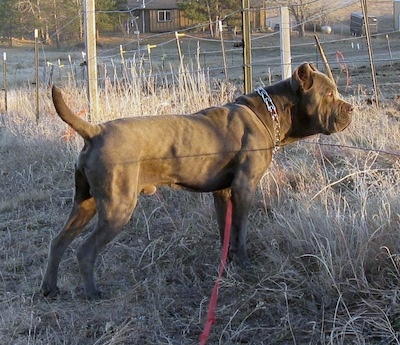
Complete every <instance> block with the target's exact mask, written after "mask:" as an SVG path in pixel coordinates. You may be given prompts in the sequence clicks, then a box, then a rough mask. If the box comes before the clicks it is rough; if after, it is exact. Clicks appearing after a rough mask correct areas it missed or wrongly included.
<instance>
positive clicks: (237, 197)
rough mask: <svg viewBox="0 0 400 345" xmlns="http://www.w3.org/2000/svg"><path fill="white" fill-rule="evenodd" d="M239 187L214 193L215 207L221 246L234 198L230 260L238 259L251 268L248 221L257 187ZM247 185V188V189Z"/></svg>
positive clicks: (242, 264)
mask: <svg viewBox="0 0 400 345" xmlns="http://www.w3.org/2000/svg"><path fill="white" fill-rule="evenodd" d="M238 185H239V187H234V188H232V189H224V190H220V191H216V192H214V193H213V196H214V205H215V210H216V216H217V221H218V228H219V233H220V239H221V244H223V242H224V230H225V215H226V210H227V204H228V200H229V199H230V198H232V203H233V212H232V229H231V238H230V246H229V259H230V260H232V259H234V258H235V259H236V260H237V262H238V264H239V265H240V266H242V267H248V266H250V260H249V258H248V256H247V249H246V241H247V219H248V215H249V211H250V208H251V205H252V202H253V197H254V193H255V189H256V186H252V185H249V184H248V183H244V184H238ZM246 185H247V187H246Z"/></svg>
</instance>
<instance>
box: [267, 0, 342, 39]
mask: <svg viewBox="0 0 400 345" xmlns="http://www.w3.org/2000/svg"><path fill="white" fill-rule="evenodd" d="M271 3H274V5H281V6H287V7H288V9H289V12H290V14H291V15H292V16H293V17H294V18H295V20H296V25H297V27H298V28H299V35H300V36H304V35H305V25H306V23H308V22H310V21H313V23H316V22H318V23H319V24H323V21H326V17H327V13H328V12H329V9H330V8H332V6H333V5H337V2H335V1H328V0H275V1H271Z"/></svg>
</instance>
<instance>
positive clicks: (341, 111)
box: [291, 64, 353, 137]
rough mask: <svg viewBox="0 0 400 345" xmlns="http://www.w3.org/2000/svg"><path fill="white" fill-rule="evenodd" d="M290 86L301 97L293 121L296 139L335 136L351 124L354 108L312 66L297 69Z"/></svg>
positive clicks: (307, 65) (330, 82)
mask: <svg viewBox="0 0 400 345" xmlns="http://www.w3.org/2000/svg"><path fill="white" fill-rule="evenodd" d="M291 86H292V88H293V89H294V91H295V92H296V93H297V94H298V95H299V97H300V102H299V104H298V107H297V108H296V109H295V112H294V114H293V115H294V116H293V119H292V120H293V124H294V127H295V128H294V130H295V132H296V133H292V135H293V134H294V136H295V137H304V136H307V135H313V134H318V133H323V134H332V133H336V132H340V131H342V130H344V129H345V128H346V127H347V126H348V125H349V124H350V122H351V113H352V111H353V106H352V105H351V104H350V103H348V102H346V101H344V100H343V99H342V98H341V97H340V94H339V92H338V90H337V87H336V85H335V83H334V82H333V81H332V80H331V79H330V78H329V77H327V76H326V75H325V74H323V73H321V72H319V71H318V70H317V69H316V68H315V67H314V66H313V65H310V64H303V65H301V66H300V67H298V68H297V69H296V70H295V71H294V73H293V76H292V79H291Z"/></svg>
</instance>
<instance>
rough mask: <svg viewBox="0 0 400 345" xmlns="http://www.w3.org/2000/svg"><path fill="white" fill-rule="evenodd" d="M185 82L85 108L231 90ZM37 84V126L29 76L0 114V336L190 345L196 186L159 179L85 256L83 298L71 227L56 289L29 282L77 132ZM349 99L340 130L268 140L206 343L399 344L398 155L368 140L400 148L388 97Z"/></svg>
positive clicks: (197, 245) (138, 109) (194, 323)
mask: <svg viewBox="0 0 400 345" xmlns="http://www.w3.org/2000/svg"><path fill="white" fill-rule="evenodd" d="M189 85H190V90H189V91H188V90H187V89H184V88H182V87H181V84H179V83H178V84H177V86H176V87H170V88H163V87H161V88H157V89H152V90H150V91H151V92H149V88H148V87H146V88H143V87H140V88H136V86H135V87H133V88H131V89H121V90H120V91H119V92H116V91H115V89H111V88H110V89H108V90H107V91H104V93H103V94H102V97H100V100H101V106H100V109H101V111H100V114H99V118H98V119H97V120H98V121H102V120H105V119H109V118H115V117H121V116H129V115H134V116H140V115H147V114H154V115H157V114H162V113H185V112H190V111H194V110H197V109H200V108H203V107H205V106H208V105H213V104H221V103H223V102H225V101H228V100H231V99H232V98H233V97H234V96H233V95H234V94H235V92H236V90H235V88H234V87H233V86H230V85H223V86H222V90H223V92H219V93H213V92H212V91H211V88H212V86H211V83H210V82H209V81H208V80H206V79H201V80H200V82H196V80H189ZM147 86H148V85H147ZM144 89H145V90H146V91H139V90H144ZM132 90H134V91H132ZM64 93H65V94H66V97H67V101H68V103H69V104H71V106H72V108H73V109H75V110H76V111H79V110H81V109H82V108H83V107H84V105H85V98H84V95H83V94H82V92H81V91H79V90H76V89H74V88H66V89H64ZM48 96H49V95H48V92H47V91H46V92H45V91H43V95H42V97H41V109H42V110H41V118H40V121H39V124H38V125H37V124H36V122H35V117H34V110H33V109H34V102H33V97H32V95H31V94H30V93H29V92H27V91H26V90H16V91H13V92H12V93H11V94H10V95H9V98H10V105H9V112H8V113H7V114H2V115H1V119H0V124H1V127H0V162H1V163H0V173H1V175H0V186H1V199H0V234H1V237H0V253H1V254H0V278H1V279H0V306H1V308H0V309H1V313H0V343H1V344H79V345H82V344H196V343H197V342H198V338H199V335H200V333H201V330H202V327H203V324H204V322H205V316H206V309H207V306H208V300H209V296H210V293H211V290H212V286H213V284H214V280H215V278H216V275H217V271H218V264H219V256H220V248H219V239H218V233H217V230H216V224H215V223H216V221H215V216H214V213H213V208H212V203H211V200H210V197H209V195H207V194H204V195H199V194H190V193H184V192H173V191H170V190H168V189H163V190H161V191H159V192H158V193H157V194H156V195H155V196H153V197H144V198H141V199H140V201H139V205H138V207H137V209H136V211H135V214H134V217H133V218H132V220H131V222H130V223H129V225H127V226H126V229H125V231H124V232H123V233H122V234H121V235H120V236H118V237H117V239H116V240H115V241H113V242H112V243H111V244H110V245H109V246H108V247H107V249H106V250H105V251H104V252H103V253H101V256H100V258H99V260H98V263H97V268H96V274H97V279H98V282H99V286H100V288H101V290H102V292H103V295H104V299H102V300H101V301H99V302H90V303H89V302H87V301H86V300H85V299H84V298H83V291H82V288H81V280H80V275H79V271H78V267H77V262H76V259H75V253H76V249H77V247H78V246H79V243H80V242H81V241H82V238H79V239H77V240H76V241H75V242H74V243H73V245H72V246H71V247H70V249H69V250H68V251H67V253H66V255H65V257H64V260H63V262H62V265H61V268H60V281H59V287H60V289H61V294H60V295H59V296H58V297H57V298H56V299H54V300H51V301H49V300H46V299H45V298H43V297H42V296H41V295H40V294H39V293H38V291H39V285H40V281H41V277H42V274H43V270H44V267H45V262H46V256H47V248H48V244H49V241H50V239H51V238H52V237H53V236H54V235H55V234H56V233H57V232H58V231H59V229H60V227H61V225H62V224H63V222H64V221H65V219H66V215H67V213H68V212H69V209H70V207H71V200H72V196H73V178H72V176H73V162H74V160H75V156H76V154H77V152H78V151H79V149H80V145H81V140H80V139H79V138H76V137H74V138H73V139H72V140H71V141H68V142H65V141H64V140H62V139H61V136H62V135H63V133H64V132H65V130H66V126H65V125H64V124H63V123H62V122H61V121H60V120H59V119H58V117H56V116H55V115H54V114H55V112H54V110H53V108H52V105H51V102H50V99H49V97H48ZM351 101H352V102H354V103H355V104H356V112H355V115H354V121H353V123H352V125H351V127H350V128H349V129H347V130H346V131H345V132H344V133H341V134H338V135H334V136H330V137H323V136H321V137H318V138H314V139H310V140H307V141H305V142H300V143H298V144H293V145H291V146H290V147H286V148H284V149H282V150H280V151H279V153H278V154H277V155H276V159H275V162H274V164H273V165H272V166H271V168H270V169H269V171H268V172H267V174H266V175H265V178H264V179H263V181H262V183H261V185H260V188H259V191H258V193H257V197H256V200H255V202H254V207H253V210H252V213H251V218H250V231H249V249H250V255H251V259H252V260H253V262H254V267H253V268H252V269H251V270H247V271H243V270H240V269H239V268H238V267H236V266H235V265H232V264H230V265H229V266H228V268H227V271H226V274H225V276H224V278H223V282H222V287H221V291H220V297H219V303H218V308H217V323H216V324H215V326H214V328H213V330H212V334H211V338H210V341H209V343H210V344H239V343H242V344H243V343H244V344H399V343H400V336H399V331H400V323H399V316H400V315H399V314H400V304H399V297H398V295H399V288H398V287H399V273H400V272H399V270H400V240H399V236H398V228H399V214H400V201H399V197H398V196H399V189H400V184H399V182H400V170H399V162H398V156H394V155H387V154H383V153H377V152H374V151H373V150H369V149H372V148H376V149H380V150H385V151H393V152H400V148H399V146H400V145H399V143H398V140H397V138H399V137H400V125H399V111H398V109H396V104H385V105H384V106H383V107H382V109H380V110H377V109H375V108H374V107H373V106H366V105H363V104H361V103H360V102H358V100H357V99H352V100H351ZM318 144H320V145H318ZM331 144H333V145H341V146H330V145H331ZM353 147H354V148H353ZM361 148H366V150H362V149H361Z"/></svg>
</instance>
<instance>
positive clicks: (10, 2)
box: [0, 0, 20, 46]
mask: <svg viewBox="0 0 400 345" xmlns="http://www.w3.org/2000/svg"><path fill="white" fill-rule="evenodd" d="M16 3H17V0H2V1H0V18H1V21H0V34H1V36H3V38H4V39H6V40H7V42H8V45H9V46H12V38H13V36H16V35H18V34H19V32H20V30H19V29H20V28H19V26H18V19H19V13H18V11H17V7H16Z"/></svg>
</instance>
